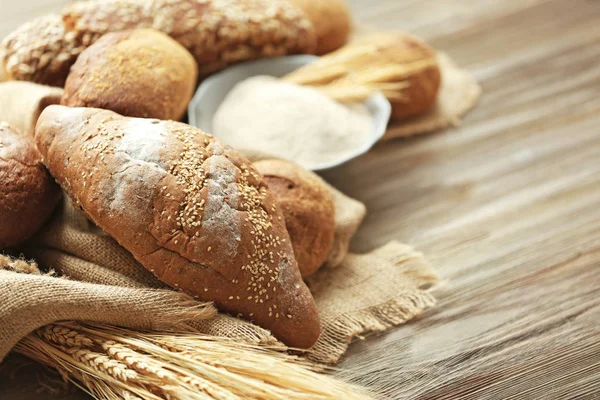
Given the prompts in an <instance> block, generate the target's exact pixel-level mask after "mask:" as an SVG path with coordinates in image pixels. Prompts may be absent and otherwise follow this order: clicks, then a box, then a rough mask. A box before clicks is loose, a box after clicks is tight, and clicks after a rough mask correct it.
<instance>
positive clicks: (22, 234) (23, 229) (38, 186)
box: [0, 122, 61, 249]
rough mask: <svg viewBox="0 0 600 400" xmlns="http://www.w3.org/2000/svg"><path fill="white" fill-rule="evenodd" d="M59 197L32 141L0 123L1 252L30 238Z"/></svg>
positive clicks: (58, 191) (56, 186)
mask: <svg viewBox="0 0 600 400" xmlns="http://www.w3.org/2000/svg"><path fill="white" fill-rule="evenodd" d="M60 193H61V192H60V188H59V187H58V185H56V184H55V183H54V180H53V179H52V177H51V176H50V174H49V173H48V171H47V170H46V168H45V167H44V165H43V164H42V161H41V157H40V153H39V152H38V151H37V149H36V148H35V143H34V141H33V138H32V137H31V136H30V135H25V134H21V133H20V132H19V131H17V130H16V129H14V128H11V127H10V126H9V125H8V124H7V123H5V122H0V249H4V248H7V247H12V246H16V245H18V244H20V243H22V242H23V241H24V240H27V239H28V238H29V237H30V236H31V235H33V234H34V233H35V232H36V231H37V230H38V229H39V228H40V227H41V226H42V225H43V224H44V222H46V220H47V219H48V217H50V214H52V210H54V207H55V206H56V204H57V203H58V200H59V199H60Z"/></svg>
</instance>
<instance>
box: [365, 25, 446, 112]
mask: <svg viewBox="0 0 600 400" xmlns="http://www.w3.org/2000/svg"><path fill="white" fill-rule="evenodd" d="M360 43H370V44H375V45H376V46H377V47H378V49H379V54H380V55H379V56H381V57H386V58H387V59H388V60H389V61H390V63H396V64H402V65H407V66H410V65H411V64H412V63H415V64H416V63H429V65H428V66H425V67H422V68H418V69H417V70H416V71H415V72H413V73H411V74H410V75H409V76H408V77H407V79H406V82H407V83H408V86H407V88H406V89H404V90H403V91H402V95H403V96H404V98H405V99H403V100H393V99H392V100H390V103H391V104H392V118H393V119H407V118H412V117H416V116H418V115H421V114H423V113H424V112H426V111H428V110H429V109H431V108H432V107H433V106H434V105H435V103H436V100H437V95H438V91H439V89H440V85H441V80H442V76H441V73H440V68H439V64H438V62H437V56H436V54H435V50H434V49H433V48H431V47H430V46H429V45H428V44H427V43H425V42H424V41H422V40H421V39H419V38H417V37H415V36H412V35H408V34H406V33H395V32H379V33H374V34H371V35H368V36H365V37H364V38H362V39H360V40H358V41H357V44H360ZM413 65H414V64H413Z"/></svg>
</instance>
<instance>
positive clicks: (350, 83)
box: [281, 36, 437, 103]
mask: <svg viewBox="0 0 600 400" xmlns="http://www.w3.org/2000/svg"><path fill="white" fill-rule="evenodd" d="M371 40H372V42H373V43H363V44H349V45H347V46H345V47H342V48H341V49H339V50H337V51H335V52H333V53H330V54H328V55H326V56H324V57H321V58H320V59H319V60H318V61H315V62H314V63H311V64H308V65H306V66H304V67H302V68H299V69H297V70H296V71H294V72H292V73H290V74H288V75H286V76H284V77H283V78H281V79H282V80H283V81H285V82H289V83H294V84H297V85H303V86H311V87H314V88H315V89H317V90H319V91H321V92H322V93H324V94H326V95H327V96H329V97H331V98H333V99H334V100H337V101H339V102H344V103H349V102H358V101H363V100H365V99H367V98H368V97H370V96H371V95H373V94H374V93H377V92H381V93H382V94H383V95H384V96H385V97H387V98H388V99H389V100H392V101H397V102H402V101H404V102H407V101H409V100H410V99H408V98H407V96H406V95H405V94H404V92H405V90H406V89H407V88H409V87H410V78H411V76H413V75H414V74H417V73H419V72H421V71H423V70H425V69H427V68H430V67H433V66H435V65H436V64H437V61H436V60H435V59H433V58H425V59H418V60H413V61H405V60H404V58H403V57H402V56H400V57H398V54H397V53H401V52H406V51H407V49H406V48H405V47H398V48H396V47H395V45H394V44H390V43H388V42H383V43H379V40H381V39H380V37H378V36H374V37H373V38H372V39H371Z"/></svg>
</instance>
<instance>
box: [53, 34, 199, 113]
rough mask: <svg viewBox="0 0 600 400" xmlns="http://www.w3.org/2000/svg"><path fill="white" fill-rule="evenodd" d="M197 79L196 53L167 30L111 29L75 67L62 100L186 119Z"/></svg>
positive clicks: (69, 102)
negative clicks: (182, 44)
mask: <svg viewBox="0 0 600 400" xmlns="http://www.w3.org/2000/svg"><path fill="white" fill-rule="evenodd" d="M197 79H198V67H197V65H196V61H194V58H193V57H192V55H191V54H190V53H189V52H188V51H187V50H186V49H185V48H184V47H183V46H181V45H180V44H179V43H177V42H176V41H175V40H173V39H171V38H170V37H169V36H167V35H165V34H164V33H162V32H158V31H155V30H152V29H136V30H129V31H122V32H114V33H108V34H106V35H104V36H102V38H100V39H99V40H98V41H96V42H95V43H94V44H92V45H91V46H90V47H88V48H87V49H85V50H84V51H83V52H82V53H81V55H80V56H79V58H78V59H77V61H76V62H75V64H73V66H72V67H71V72H70V73H69V76H68V78H67V82H66V84H65V93H64V96H63V98H62V100H61V104H63V105H66V106H70V107H95V108H103V109H106V110H112V111H115V112H117V113H119V114H122V115H127V116H130V117H143V118H158V119H174V120H180V119H181V118H182V117H183V116H184V115H185V111H186V109H187V106H188V103H189V101H190V99H191V98H192V95H193V94H194V89H195V88H196V81H197Z"/></svg>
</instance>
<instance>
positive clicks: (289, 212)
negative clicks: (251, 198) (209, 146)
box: [254, 160, 335, 278]
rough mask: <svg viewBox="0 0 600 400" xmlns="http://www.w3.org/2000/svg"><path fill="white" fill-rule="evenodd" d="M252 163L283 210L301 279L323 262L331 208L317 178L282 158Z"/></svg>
mask: <svg viewBox="0 0 600 400" xmlns="http://www.w3.org/2000/svg"><path fill="white" fill-rule="evenodd" d="M254 166H255V167H256V169H257V170H258V172H260V173H261V174H262V175H263V176H264V179H265V181H266V182H267V184H268V185H269V190H270V191H271V192H272V193H273V195H274V196H275V200H276V202H277V205H278V206H279V207H280V208H281V210H282V212H283V217H284V219H285V226H286V228H287V231H288V233H289V235H290V239H291V241H292V246H293V248H294V255H295V256H296V261H297V262H298V267H299V268H300V273H301V274H302V278H307V277H309V276H310V275H312V274H314V273H315V272H316V271H317V270H318V269H319V268H320V267H321V266H322V265H323V263H325V260H326V259H327V256H328V255H329V251H330V250H331V246H332V245H333V238H334V234H335V207H334V204H333V199H332V197H331V194H330V193H329V191H328V190H327V188H325V187H324V186H323V184H322V183H321V181H320V180H319V178H317V177H316V176H315V175H314V174H312V173H311V172H308V171H306V170H305V169H303V168H301V167H299V166H297V165H295V164H293V163H291V162H288V161H283V160H262V161H257V162H255V163H254Z"/></svg>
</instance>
